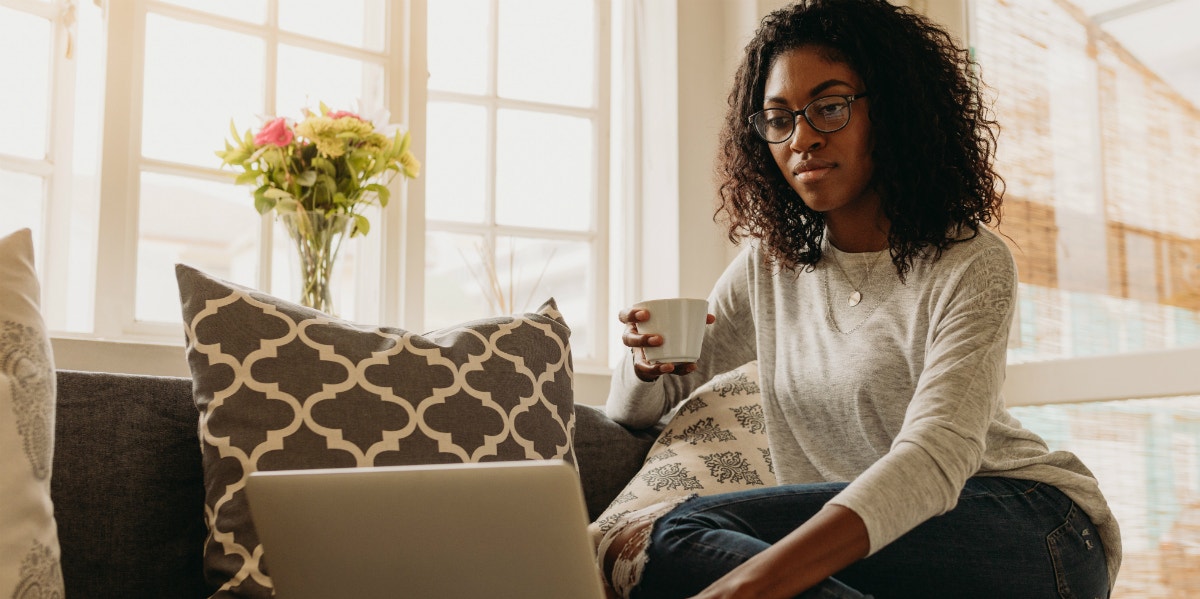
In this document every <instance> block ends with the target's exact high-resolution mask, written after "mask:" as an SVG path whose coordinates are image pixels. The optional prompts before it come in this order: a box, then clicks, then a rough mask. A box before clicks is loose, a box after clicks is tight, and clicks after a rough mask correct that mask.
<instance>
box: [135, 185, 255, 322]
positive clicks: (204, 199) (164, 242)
mask: <svg viewBox="0 0 1200 599" xmlns="http://www.w3.org/2000/svg"><path fill="white" fill-rule="evenodd" d="M261 222H262V221H261V219H260V218H259V216H258V213H257V212H255V211H254V200H253V198H252V197H251V194H250V188H248V187H246V186H241V185H233V184H232V183H216V182H212V181H202V180H198V179H189V178H185V177H174V176H169V175H161V174H156V173H142V189H141V211H140V218H139V221H138V225H139V231H138V252H137V254H138V270H137V307H136V313H135V318H136V319H137V320H142V321H147V320H148V321H158V322H178V321H179V318H180V317H179V288H178V286H177V285H176V282H175V263H176V262H183V263H186V264H189V265H191V266H194V267H196V268H199V269H200V270H203V271H204V272H207V273H210V274H212V275H213V276H216V277H220V278H222V279H225V280H228V281H233V282H235V283H238V284H241V285H247V286H250V287H255V286H256V280H257V276H258V275H257V273H258V255H259V228H260V223H261Z"/></svg>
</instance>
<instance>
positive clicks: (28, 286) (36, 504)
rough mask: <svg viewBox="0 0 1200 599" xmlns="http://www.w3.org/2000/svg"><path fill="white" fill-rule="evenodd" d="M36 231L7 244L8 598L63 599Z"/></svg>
mask: <svg viewBox="0 0 1200 599" xmlns="http://www.w3.org/2000/svg"><path fill="white" fill-rule="evenodd" d="M39 296H40V292H39V289H38V280H37V271H36V270H34V267H33V236H32V234H31V233H30V231H29V229H21V230H19V231H17V232H15V233H12V234H10V235H7V236H5V237H0V489H3V490H4V491H3V499H2V500H0V597H17V598H24V597H39V598H40V597H62V596H63V595H64V591H63V580H62V567H61V566H60V562H59V546H58V529H57V527H56V526H55V523H54V505H53V504H52V503H51V502H50V468H51V461H52V459H53V457H54V359H53V357H52V355H51V353H50V342H49V339H48V338H47V336H46V326H45V323H44V322H43V321H42V315H41V312H40V310H39V308H38V305H39V303H38V302H39Z"/></svg>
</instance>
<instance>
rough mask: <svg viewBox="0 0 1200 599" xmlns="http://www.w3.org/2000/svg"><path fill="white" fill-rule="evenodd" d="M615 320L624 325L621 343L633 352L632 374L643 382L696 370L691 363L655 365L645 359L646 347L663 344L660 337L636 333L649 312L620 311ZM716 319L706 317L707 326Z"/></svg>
mask: <svg viewBox="0 0 1200 599" xmlns="http://www.w3.org/2000/svg"><path fill="white" fill-rule="evenodd" d="M617 318H618V319H619V320H620V321H621V322H622V323H624V324H625V333H624V334H622V335H621V342H622V343H624V344H625V346H626V347H628V348H630V350H631V351H632V352H633V372H634V374H636V375H637V376H638V378H639V379H642V380H643V381H646V382H650V381H653V380H656V379H657V378H658V377H660V376H662V375H664V374H668V373H670V374H687V373H689V372H692V371H693V370H696V364H695V363H693V362H679V363H674V364H673V363H670V362H665V363H657V362H650V361H649V360H647V359H646V351H645V350H644V349H643V348H646V347H658V346H660V345H662V344H663V338H662V335H643V334H641V333H638V329H637V323H639V322H646V321H647V320H649V319H650V311H649V310H647V309H645V308H629V309H627V310H621V313H620V314H618V315H617ZM716 320H717V317H716V316H713V315H712V314H709V315H708V319H707V320H706V322H707V324H712V323H714V322H716Z"/></svg>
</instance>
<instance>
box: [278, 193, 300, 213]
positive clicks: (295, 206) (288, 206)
mask: <svg viewBox="0 0 1200 599" xmlns="http://www.w3.org/2000/svg"><path fill="white" fill-rule="evenodd" d="M299 209H300V202H297V201H296V200H295V198H292V197H291V196H288V197H287V198H283V199H281V200H279V203H277V204H275V210H277V211H279V212H296V211H297V210H299Z"/></svg>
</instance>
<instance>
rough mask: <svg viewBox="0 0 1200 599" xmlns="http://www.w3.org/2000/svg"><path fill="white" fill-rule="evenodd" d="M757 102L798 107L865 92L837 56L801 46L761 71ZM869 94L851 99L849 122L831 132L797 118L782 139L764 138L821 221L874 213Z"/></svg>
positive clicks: (869, 216)
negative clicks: (761, 88) (767, 70)
mask: <svg viewBox="0 0 1200 599" xmlns="http://www.w3.org/2000/svg"><path fill="white" fill-rule="evenodd" d="M765 92H766V93H765V94H764V96H763V98H764V101H763V106H762V108H787V109H788V110H792V111H799V110H801V109H803V108H804V107H805V106H807V105H808V103H809V102H812V101H813V100H815V99H817V98H821V97H824V96H828V95H833V94H837V95H848V94H862V93H869V92H870V90H867V89H864V88H863V83H862V80H861V79H859V77H858V74H857V73H855V72H854V71H853V70H851V68H850V67H849V66H848V65H846V64H844V63H841V62H835V61H830V60H829V59H827V58H825V57H824V56H823V55H822V52H821V50H820V49H819V48H815V47H811V46H809V47H801V48H797V49H794V50H789V51H787V52H784V53H782V54H780V55H779V56H777V57H776V58H775V62H774V64H772V65H771V72H770V73H769V74H768V76H767V83H766V90H765ZM869 101H870V99H869V98H863V99H859V100H855V101H854V103H853V104H852V105H851V107H850V113H851V117H850V122H849V123H848V124H847V125H846V126H845V127H844V128H842V129H840V130H838V131H834V132H832V133H821V132H820V131H817V130H815V129H813V128H812V126H810V125H809V124H808V122H807V121H805V120H804V119H803V118H797V120H796V121H797V124H796V131H795V133H793V134H792V137H791V139H789V140H787V141H786V142H783V143H777V144H770V148H771V154H772V156H774V158H775V164H776V165H778V166H779V170H780V171H782V173H783V176H784V178H785V179H787V181H788V183H789V184H791V186H792V189H795V190H796V193H798V194H800V198H801V199H803V200H804V203H805V204H806V205H808V207H809V208H811V209H812V210H814V211H816V212H820V213H823V214H824V215H825V217H826V220H827V222H830V224H832V221H836V220H841V219H844V218H846V217H857V218H863V219H875V218H876V216H877V214H878V208H879V196H878V195H877V194H876V193H875V191H874V190H873V189H871V187H870V185H871V176H872V174H873V172H874V168H875V166H874V163H873V162H872V160H871V121H870V119H869V118H868V115H867V113H868V111H867V104H866V103H867V102H869Z"/></svg>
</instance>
